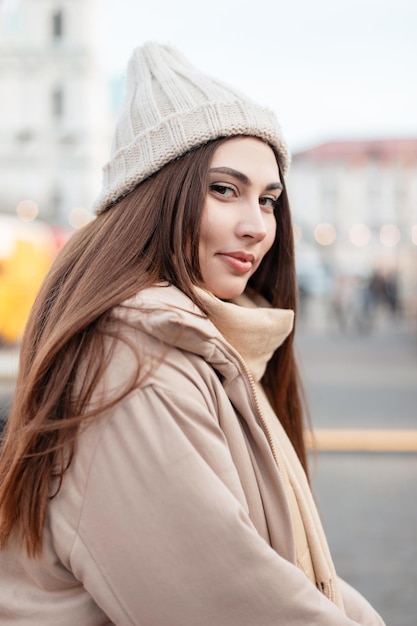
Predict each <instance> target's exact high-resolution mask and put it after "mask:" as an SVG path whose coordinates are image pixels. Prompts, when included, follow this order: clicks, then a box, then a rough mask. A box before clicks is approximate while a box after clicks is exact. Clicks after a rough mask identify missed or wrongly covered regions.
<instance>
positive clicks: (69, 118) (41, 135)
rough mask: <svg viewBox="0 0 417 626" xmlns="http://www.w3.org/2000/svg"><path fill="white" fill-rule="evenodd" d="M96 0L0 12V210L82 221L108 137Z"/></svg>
mask: <svg viewBox="0 0 417 626" xmlns="http://www.w3.org/2000/svg"><path fill="white" fill-rule="evenodd" d="M101 4H102V3H101V0H3V2H2V3H1V4H0V177H1V178H0V212H1V213H9V214H15V215H16V211H17V213H18V216H19V217H21V218H22V219H24V220H29V219H31V218H33V217H36V216H37V215H38V216H39V217H40V218H41V219H43V220H45V221H48V222H51V223H55V224H61V225H68V220H69V223H70V224H71V225H73V226H78V225H80V224H79V222H83V221H85V220H86V217H88V212H89V210H90V208H91V204H92V201H93V200H94V198H95V196H96V195H97V193H98V191H99V188H100V182H101V167H102V165H103V163H104V161H105V159H106V157H107V154H108V150H109V136H110V134H109V133H110V129H109V123H110V112H109V111H110V95H109V89H108V83H107V79H106V77H105V73H104V70H103V68H101V67H100V63H99V60H100V54H99V52H100V50H99V48H100V37H101V11H102V6H101Z"/></svg>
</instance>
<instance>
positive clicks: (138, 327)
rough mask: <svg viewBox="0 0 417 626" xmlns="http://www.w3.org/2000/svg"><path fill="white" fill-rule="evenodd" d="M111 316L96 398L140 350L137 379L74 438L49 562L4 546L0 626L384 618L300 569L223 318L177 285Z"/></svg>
mask: <svg viewBox="0 0 417 626" xmlns="http://www.w3.org/2000/svg"><path fill="white" fill-rule="evenodd" d="M271 315H274V313H273V311H271ZM114 324H115V329H117V331H118V333H121V334H122V335H123V336H124V339H125V341H119V342H118V344H117V346H116V350H115V353H114V355H113V358H112V360H111V363H110V365H109V367H108V373H107V377H106V380H105V381H104V382H103V385H102V387H101V388H100V390H98V392H97V399H98V398H99V397H101V395H100V394H102V393H104V394H105V396H106V397H109V396H111V395H112V394H113V393H117V392H118V391H119V390H120V389H121V388H122V387H123V385H125V384H126V381H127V380H128V379H129V378H130V377H131V376H132V375H133V374H134V372H135V368H136V364H137V359H136V355H139V358H140V362H141V363H142V364H143V369H142V376H141V381H140V384H139V386H138V387H137V388H136V389H135V390H134V391H133V392H131V393H130V394H129V395H128V396H127V397H125V399H124V400H123V401H121V402H119V403H118V405H117V406H116V407H115V408H113V409H112V410H109V411H108V412H106V413H104V414H103V415H101V416H100V417H99V418H96V419H95V420H94V421H93V422H92V424H91V425H90V426H89V427H88V428H86V429H84V430H83V431H82V433H81V434H80V436H79V441H78V446H77V450H76V455H75V458H74V460H73V462H72V464H71V466H70V468H69V470H68V471H67V473H66V475H65V478H64V482H63V485H62V488H61V490H60V491H59V493H58V495H57V496H56V497H55V498H54V499H52V500H51V502H50V506H49V514H48V520H47V524H46V528H45V534H44V548H43V553H42V556H41V558H40V559H29V558H27V556H26V555H25V553H24V552H23V551H22V549H21V546H20V545H19V543H18V542H17V541H14V542H13V541H12V542H10V544H9V546H8V548H7V549H6V550H3V551H1V552H0V624H1V625H3V624H4V625H9V624H10V625H16V626H17V625H19V626H20V625H22V626H23V625H25V626H29V625H31V626H32V625H33V626H74V625H76V626H99V625H105V624H106V625H108V624H116V625H118V626H131V625H135V626H277V625H281V624H282V625H286V624H291V625H292V626H301V625H303V626H306V625H308V626H353V625H355V624H361V625H362V626H381V625H382V626H383V622H382V620H381V618H380V617H379V616H378V615H377V613H376V612H375V611H374V609H373V608H372V607H371V606H370V605H369V604H368V603H367V601H366V600H364V598H363V597H362V596H361V595H360V594H358V593H357V592H356V591H354V590H353V589H352V588H351V587H349V586H348V585H347V584H346V583H343V582H341V581H340V590H341V594H342V597H343V604H344V607H345V608H344V610H342V609H340V608H338V607H337V606H336V605H335V604H334V603H333V602H331V601H330V600H329V599H327V598H326V597H325V596H324V595H323V594H322V593H321V592H320V591H319V590H318V589H317V588H316V586H315V585H314V584H312V582H310V580H309V578H308V577H307V576H306V575H305V573H303V571H302V570H301V569H300V568H299V567H297V565H296V550H295V545H294V533H293V527H292V523H291V512H290V508H289V506H288V500H287V497H286V492H285V485H284V483H283V480H282V475H281V473H280V471H279V469H278V467H277V463H276V459H275V458H274V455H273V454H272V451H271V447H270V444H269V443H268V440H267V438H266V436H265V432H264V430H263V429H262V427H261V424H260V422H259V417H258V409H257V408H256V402H257V399H256V397H255V396H254V390H253V385H252V384H251V382H250V376H249V375H248V374H247V372H246V371H245V369H244V367H243V366H242V359H241V358H239V354H238V353H237V352H236V350H234V349H233V348H232V347H231V346H230V344H229V343H228V342H226V341H225V339H224V338H223V336H222V334H221V333H220V331H219V330H218V329H217V327H216V326H214V324H213V323H212V322H211V321H209V320H208V319H206V318H205V317H204V316H203V315H202V314H201V312H200V311H199V310H198V309H196V308H195V307H194V305H193V304H192V303H191V302H190V300H189V299H188V298H187V297H185V296H184V295H183V294H182V293H181V292H179V291H178V290H176V289H175V288H173V287H155V288H153V289H149V290H146V291H144V292H142V293H141V294H139V295H138V296H137V297H136V298H134V299H132V300H131V301H130V302H129V303H127V304H126V305H125V306H123V307H119V308H118V309H117V310H116V311H115V321H114ZM260 349H262V347H260Z"/></svg>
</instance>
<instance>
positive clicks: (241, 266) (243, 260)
mask: <svg viewBox="0 0 417 626" xmlns="http://www.w3.org/2000/svg"><path fill="white" fill-rule="evenodd" d="M218 256H219V257H221V258H222V259H223V261H224V262H225V263H227V264H228V265H229V266H230V267H231V268H232V269H234V270H236V271H237V272H239V273H242V274H246V272H250V270H251V269H252V267H253V264H254V262H255V257H254V256H253V254H248V253H247V252H242V251H240V250H239V251H236V252H219V253H218Z"/></svg>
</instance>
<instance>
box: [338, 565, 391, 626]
mask: <svg viewBox="0 0 417 626" xmlns="http://www.w3.org/2000/svg"><path fill="white" fill-rule="evenodd" d="M338 581H339V588H340V592H341V594H342V598H343V604H344V607H345V611H346V614H347V615H348V616H349V617H350V618H351V619H353V620H355V621H356V622H359V624H363V626H384V622H383V620H382V618H381V616H380V615H379V614H378V613H377V612H376V611H375V609H374V608H373V607H372V606H371V605H370V604H369V602H368V601H367V600H366V599H365V598H364V597H363V596H362V595H361V594H360V593H359V591H357V590H356V589H354V588H353V587H351V586H350V585H349V584H348V583H347V582H346V581H345V580H343V579H342V578H340V577H339V578H338Z"/></svg>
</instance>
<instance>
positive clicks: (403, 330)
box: [0, 303, 417, 626]
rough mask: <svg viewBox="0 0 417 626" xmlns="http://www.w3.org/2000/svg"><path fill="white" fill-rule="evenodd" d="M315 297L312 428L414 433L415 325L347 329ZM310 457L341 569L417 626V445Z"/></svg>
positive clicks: (301, 346) (0, 381)
mask: <svg viewBox="0 0 417 626" xmlns="http://www.w3.org/2000/svg"><path fill="white" fill-rule="evenodd" d="M313 304H314V306H313V307H312V308H311V310H310V311H308V310H307V311H305V312H304V313H305V315H304V316H303V317H302V318H301V320H300V322H299V324H298V329H297V339H296V349H297V353H298V358H299V362H300V366H301V372H302V376H303V379H304V382H305V387H306V393H307V397H308V400H309V405H310V410H311V417H312V422H313V426H314V427H315V428H318V429H322V428H326V429H332V430H334V432H338V431H339V432H342V430H341V429H355V430H356V431H357V432H359V434H360V432H361V430H362V429H368V430H369V429H371V431H372V432H378V431H379V430H380V429H388V430H393V429H395V430H396V431H397V432H400V433H401V432H403V433H406V432H410V431H417V323H416V322H414V323H413V324H411V323H410V322H407V321H405V320H403V319H400V318H399V319H391V318H388V317H386V316H384V315H383V316H382V317H381V316H380V317H379V318H378V319H376V320H375V323H374V324H373V325H372V326H371V327H370V328H367V329H366V332H364V331H363V329H362V332H359V331H358V329H349V330H348V331H347V332H342V331H341V329H340V328H338V326H337V324H336V323H335V321H334V320H332V319H331V317H329V314H328V311H327V310H326V309H325V308H324V307H323V304H322V303H313ZM16 365H17V355H16V353H15V352H14V351H11V352H8V353H7V352H6V353H5V352H3V353H0V405H1V404H3V407H4V404H5V402H6V401H7V400H8V398H10V394H11V391H12V388H13V373H14V372H15V370H16ZM1 372H2V373H3V375H2V374H1ZM2 400H3V402H2ZM310 457H311V458H310V461H311V462H310V466H311V474H312V486H313V490H314V493H315V496H316V500H317V503H318V506H319V510H320V512H321V515H322V519H323V524H324V527H325V531H326V535H327V538H328V541H329V545H330V549H331V552H332V555H333V559H334V561H335V565H336V569H337V571H338V573H339V575H340V576H342V577H343V578H345V579H346V580H347V581H348V582H350V583H351V584H352V585H353V586H355V587H356V588H357V589H358V590H360V591H361V592H362V593H363V595H364V596H365V597H367V598H368V599H369V600H370V601H371V603H372V604H373V605H374V606H375V608H376V609H377V610H378V611H379V612H380V613H381V615H382V616H383V618H384V619H385V622H386V624H387V626H416V625H417V452H408V453H398V452H390V451H385V452H362V451H358V450H355V449H354V448H352V447H349V446H347V451H340V450H339V451H332V450H331V449H330V450H326V451H323V450H319V451H317V452H316V453H313V452H311V454H310Z"/></svg>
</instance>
